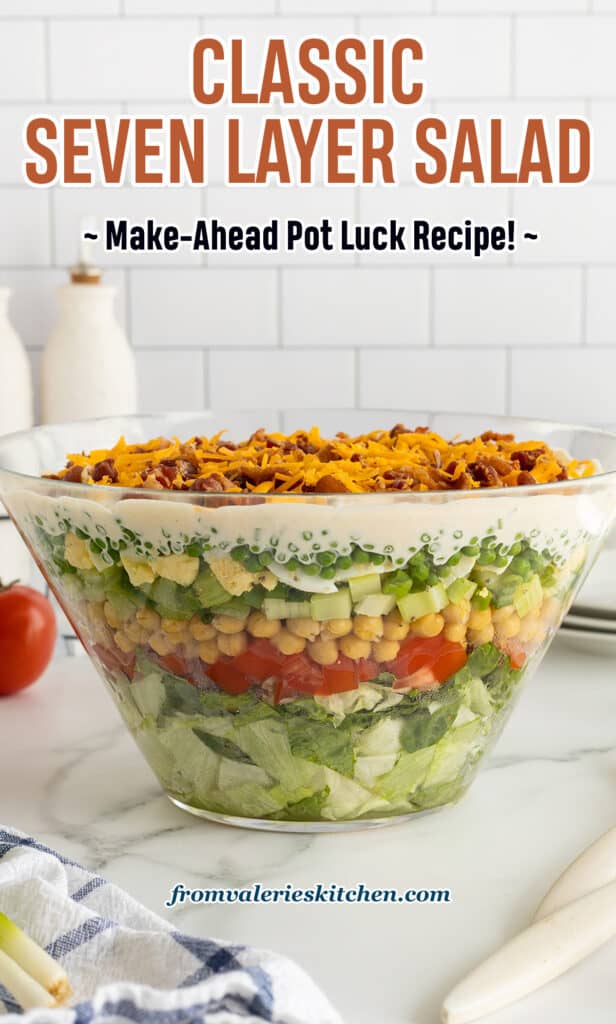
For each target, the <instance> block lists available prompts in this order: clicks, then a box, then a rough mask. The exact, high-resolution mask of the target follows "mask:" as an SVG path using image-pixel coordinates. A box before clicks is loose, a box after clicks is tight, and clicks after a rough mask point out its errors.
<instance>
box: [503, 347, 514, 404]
mask: <svg viewBox="0 0 616 1024" xmlns="http://www.w3.org/2000/svg"><path fill="white" fill-rule="evenodd" d="M512 364H513V354H512V351H511V349H510V348H506V349H505V396H504V397H505V414H506V415H507V416H511V405H512V401H513V373H512Z"/></svg>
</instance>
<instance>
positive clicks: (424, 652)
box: [386, 636, 467, 690]
mask: <svg viewBox="0 0 616 1024" xmlns="http://www.w3.org/2000/svg"><path fill="white" fill-rule="evenodd" d="M466 661H467V654H466V648H465V647H464V646H463V645H462V644H456V643H453V641H451V640H446V639H445V638H444V637H442V636H434V637H409V639H408V640H406V641H405V642H404V643H403V644H402V646H401V647H400V651H399V653H398V656H397V657H396V658H394V660H393V661H390V662H388V663H387V665H386V668H387V671H388V672H391V673H392V674H393V675H394V676H395V677H396V682H395V683H394V684H393V688H394V690H430V689H432V688H433V687H435V686H439V685H440V684H441V683H444V682H446V681H447V680H448V679H450V678H451V676H453V675H455V673H456V672H459V671H460V669H461V668H464V666H465V665H466Z"/></svg>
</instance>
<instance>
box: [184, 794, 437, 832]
mask: <svg viewBox="0 0 616 1024" xmlns="http://www.w3.org/2000/svg"><path fill="white" fill-rule="evenodd" d="M167 796H168V798H169V800H170V801H171V803H172V804H175V806H176V807H179V808H180V810H182V811H188V813H189V814H194V815H195V817H197V818H205V819H206V821H215V822H217V823H218V824H219V825H233V826H235V827H236V828H251V829H256V830H258V831H261V832H302V833H305V832H315V833H318V832H360V831H366V830H367V829H372V828H385V827H386V826H387V825H401V824H402V823H404V822H406V821H411V820H414V819H415V818H424V817H425V816H426V815H428V814H434V813H436V811H444V810H446V809H447V808H448V807H453V806H455V805H454V804H453V803H451V804H443V805H442V806H440V807H430V808H428V809H427V810H425V811H413V812H412V813H411V814H399V815H394V816H392V817H387V818H366V819H365V820H361V819H358V820H356V821H268V820H267V819H266V818H240V817H237V816H235V815H232V814H216V813H215V811H204V810H203V809H202V808H201V807H192V806H191V805H190V804H185V803H183V801H182V800H178V799H177V798H176V797H174V796H169V794H167Z"/></svg>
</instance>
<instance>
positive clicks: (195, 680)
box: [0, 413, 616, 831]
mask: <svg viewBox="0 0 616 1024" xmlns="http://www.w3.org/2000/svg"><path fill="white" fill-rule="evenodd" d="M341 419H342V417H341ZM214 425H216V426H218V425H219V424H218V422H216V423H215V422H214V420H213V418H212V415H211V414H206V413H200V414H174V415H171V414H170V415H165V416H153V417H128V418H116V419H108V420H95V421H88V422H82V423H74V424H66V425H60V426H53V427H39V428H37V429H34V430H32V431H29V432H25V433H21V434H15V435H12V436H10V437H7V438H5V439H2V440H0V497H1V498H2V501H3V502H4V503H5V505H6V507H7V509H8V511H9V513H10V515H11V517H12V518H13V520H14V521H15V523H16V525H17V527H18V529H19V531H20V532H21V534H22V536H23V537H24V539H25V540H26V542H27V544H28V546H29V548H30V550H31V552H32V554H33V556H34V558H35V559H36V561H37V563H38V565H39V567H40V568H41V570H42V572H43V573H44V574H45V576H46V578H47V580H48V581H49V585H50V587H51V588H52V590H53V592H54V594H55V595H56V597H57V599H58V601H59V603H60V604H61V606H62V608H63V609H64V611H65V613H66V615H67V616H68V618H69V619H70V621H71V622H72V623H73V625H74V628H75V630H76V632H77V634H78V635H79V637H80V639H81V641H82V643H83V645H84V647H85V648H86V650H87V652H88V654H89V655H90V658H91V659H92V662H93V663H94V665H95V667H96V668H97V670H98V672H99V674H100V675H101V676H102V678H103V680H104V681H105V683H106V684H107V687H108V689H109V692H110V693H111V696H112V698H113V700H114V701H115V703H116V706H117V707H118V709H119V711H120V713H121V715H122V717H123V719H124V722H125V723H126V726H127V728H128V729H129V730H130V732H131V734H132V736H133V738H134V739H135V741H136V743H137V745H138V747H139V748H140V750H141V752H142V754H143V755H144V757H145V758H146V760H147V762H148V764H149V765H150V767H151V768H152V770H153V771H154V773H155V775H156V776H157V778H158V780H159V782H160V784H161V786H162V787H163V789H164V791H165V792H166V794H167V795H168V796H169V798H170V799H171V800H172V801H173V802H174V803H175V804H177V805H178V806H180V807H182V808H184V809H185V810H188V811H191V812H192V813H194V814H197V815H200V816H202V817H205V818H212V819H215V820H217V821H223V822H226V823H230V824H235V825H243V826H248V827H257V828H266V829H282V830H285V829H286V830H295V831H333V830H338V829H352V828H366V827H372V826H377V825H382V824H385V823H387V822H392V821H398V820H400V819H403V818H406V817H408V816H411V815H414V814H417V813H420V812H425V811H428V810H434V809H436V808H439V807H443V806H445V805H448V804H451V803H454V802H455V801H457V800H458V799H459V798H460V797H461V796H462V795H463V794H464V792H465V791H466V790H467V788H468V786H469V785H470V783H471V781H472V779H473V777H474V775H475V773H476V771H477V769H478V766H479V763H480V761H481V759H482V757H483V755H484V754H485V753H486V752H487V751H488V750H489V749H490V747H491V746H492V744H493V743H494V742H495V740H496V739H497V737H498V735H499V733H500V731H501V729H502V727H503V725H504V723H505V721H506V719H507V718H508V716H509V714H510V712H511V709H512V706H513V704H514V702H515V700H516V698H517V696H518V694H519V692H520V690H521V687H522V684H523V683H524V682H525V681H526V680H527V679H528V678H530V676H531V675H532V673H533V672H534V670H535V669H536V667H537V665H538V663H539V661H540V660H541V658H542V656H543V654H544V653H545V651H546V649H547V647H548V646H549V644H550V641H551V639H552V637H553V636H554V633H555V631H556V629H557V628H558V626H559V624H560V621H561V619H562V617H563V615H564V614H565V612H566V610H567V609H568V607H569V605H570V603H571V601H572V599H573V597H574V595H575V593H576V591H577V589H578V587H579V586H580V584H581V583H582V581H583V579H584V578H585V575H586V573H587V572H588V570H589V569H590V567H591V565H592V564H593V562H594V560H595V558H596V555H597V553H598V551H599V549H600V546H601V544H602V541H603V540H604V538H605V536H606V534H607V532H608V531H609V529H610V527H611V525H612V523H613V521H614V518H615V516H616V436H614V435H611V434H608V433H604V432H601V431H597V430H593V429H590V428H577V427H572V426H566V425H560V424H551V423H543V422H540V421H525V420H506V419H503V418H499V417H488V416H475V417H469V416H456V417H452V416H435V417H433V418H432V419H431V430H433V431H438V432H439V433H441V434H443V435H445V436H449V437H450V436H453V435H454V434H457V433H461V434H462V435H463V436H474V435H476V434H480V433H481V432H482V431H485V430H497V431H499V432H501V433H506V432H511V433H513V434H515V435H516V437H518V438H519V439H520V441H523V440H524V439H525V438H534V439H539V440H541V441H544V442H546V443H547V444H548V445H549V446H550V448H551V449H553V450H554V451H560V452H566V453H567V457H568V458H569V457H570V458H572V459H579V460H595V466H594V469H595V472H594V475H592V476H586V477H584V478H579V479H568V480H565V479H563V480H557V481H556V482H552V483H533V484H528V485H522V486H515V487H511V486H509V487H503V486H490V487H481V488H478V489H475V490H464V489H461V490H451V489H449V490H426V491H387V492H382V493H340V492H336V491H335V490H334V491H333V492H329V493H328V492H324V493H273V494H270V493H256V492H254V491H253V492H252V493H246V492H242V493H236V492H232V491H228V492H221V491H220V490H218V491H216V490H214V491H212V490H208V489H207V486H208V485H207V484H204V488H205V489H199V488H197V489H191V490H177V491H176V490H168V489H144V488H139V487H130V488H128V487H121V486H117V485H115V486H104V485H103V486H95V485H94V484H93V482H92V481H91V482H88V483H83V482H79V480H77V481H75V480H74V479H73V480H70V479H69V480H65V479H43V478H42V477H41V474H43V473H54V472H57V470H58V469H59V467H61V466H63V465H64V464H65V460H66V455H67V453H69V452H93V453H94V454H93V459H92V461H93V462H94V463H96V462H97V453H99V454H100V462H99V463H98V465H99V466H103V468H102V469H101V470H100V472H99V479H100V476H101V475H103V474H104V472H105V471H106V470H105V466H104V463H105V459H104V453H105V451H106V450H107V449H108V448H109V446H110V445H112V444H114V443H115V442H116V440H117V438H118V437H120V436H122V435H124V436H125V437H126V439H127V442H130V443H132V444H138V445H141V446H143V448H146V447H147V443H148V442H149V441H150V440H151V439H152V438H161V437H164V438H171V437H176V436H181V437H203V436H207V435H210V434H212V433H213V427H214ZM220 425H223V426H224V423H221V424H220ZM341 426H343V424H341ZM281 443H282V442H281ZM107 468H108V467H107ZM70 475H71V476H72V477H75V476H77V477H79V475H80V474H79V472H78V471H77V472H76V473H71V474H70Z"/></svg>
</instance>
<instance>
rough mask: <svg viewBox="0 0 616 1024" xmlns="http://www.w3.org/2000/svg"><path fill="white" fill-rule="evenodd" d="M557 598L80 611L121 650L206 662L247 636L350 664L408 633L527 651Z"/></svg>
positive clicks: (388, 656) (238, 649) (552, 614)
mask: <svg viewBox="0 0 616 1024" xmlns="http://www.w3.org/2000/svg"><path fill="white" fill-rule="evenodd" d="M559 613H560V603H559V602H558V601H557V600H556V598H554V597H553V596H546V597H545V598H544V601H543V604H542V605H541V607H539V608H535V609H534V610H533V611H531V612H529V613H528V614H527V615H525V616H523V617H521V616H520V615H519V614H518V613H517V611H516V609H515V607H514V606H513V605H506V606H505V607H502V608H494V607H489V608H485V609H480V608H476V607H474V606H473V605H472V604H471V602H470V601H468V600H462V601H459V602H457V603H451V604H449V605H447V607H445V608H444V609H442V611H440V612H431V613H430V614H428V615H424V616H423V617H421V618H419V619H415V620H413V621H412V622H410V623H408V622H405V621H404V620H403V619H402V617H401V615H400V613H399V611H398V610H397V609H394V610H393V611H391V612H390V613H389V614H387V615H385V616H368V615H355V616H353V617H352V618H348V619H329V620H326V621H325V622H319V621H317V620H315V619H312V618H298V619H288V620H283V621H280V620H278V619H268V618H267V616H266V615H265V614H264V613H263V612H261V611H258V610H254V611H251V612H250V613H249V614H248V615H247V616H245V617H238V616H231V615H225V614H215V615H213V617H212V620H211V622H204V621H203V620H202V619H201V618H200V616H199V615H194V616H193V617H192V618H191V619H190V620H188V621H186V620H180V619H171V618H161V617H160V615H158V613H157V612H156V611H154V610H153V609H151V608H139V609H138V610H137V611H136V613H135V615H134V616H133V617H131V618H129V619H122V618H121V617H120V615H119V614H118V612H117V610H116V608H115V607H114V605H113V604H112V603H111V602H109V601H105V602H97V603H90V604H88V605H86V606H85V615H86V618H87V622H88V627H89V629H90V633H91V636H92V638H93V640H94V642H95V643H99V644H102V645H105V644H107V645H109V644H110V643H115V645H116V646H117V647H118V649H119V650H120V651H122V652H123V653H124V654H131V653H132V652H134V651H135V650H136V649H137V648H138V647H140V646H141V645H149V646H150V647H151V648H152V650H153V651H155V652H156V653H157V654H158V655H160V656H161V657H165V656H166V655H169V654H171V653H172V652H177V653H178V654H179V655H181V656H182V657H186V658H195V659H197V658H198V659H200V660H201V661H202V662H203V663H204V665H205V666H206V667H207V666H208V665H212V664H213V663H214V662H216V661H217V660H218V659H219V658H221V657H235V656H237V655H239V654H241V653H242V652H243V651H245V650H246V648H247V647H248V645H249V644H250V643H251V642H252V641H253V640H267V641H269V642H270V643H271V644H272V646H273V647H274V648H275V649H276V650H277V651H279V652H280V654H283V655H286V656H288V657H292V656H293V655H298V654H303V653H305V654H307V655H308V657H309V658H311V660H312V661H314V662H315V663H316V664H317V665H321V666H324V667H325V666H328V665H333V664H335V662H336V661H337V660H338V658H339V657H340V656H341V655H343V656H344V657H346V658H350V659H351V660H352V661H362V660H372V661H374V662H375V663H376V664H377V665H385V666H386V665H387V664H388V663H389V662H391V661H393V660H394V659H395V658H396V657H397V656H398V654H399V652H400V647H401V644H402V643H403V642H404V641H405V640H406V638H407V637H409V636H410V637H417V638H426V639H429V638H433V637H439V636H442V637H443V638H444V639H445V640H448V641H450V642H451V643H457V644H461V645H471V646H472V647H479V646H481V645H482V644H486V643H492V642H493V643H495V644H496V645H497V646H498V647H500V648H501V649H503V650H507V645H508V644H509V643H510V642H511V641H513V640H516V641H517V642H519V643H520V644H522V645H525V646H526V647H528V648H529V649H531V650H534V649H536V648H537V647H539V646H540V645H541V644H542V643H543V641H544V639H545V637H546V635H547V633H548V631H549V630H550V629H553V628H554V625H555V623H556V621H557V620H558V616H559Z"/></svg>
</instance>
